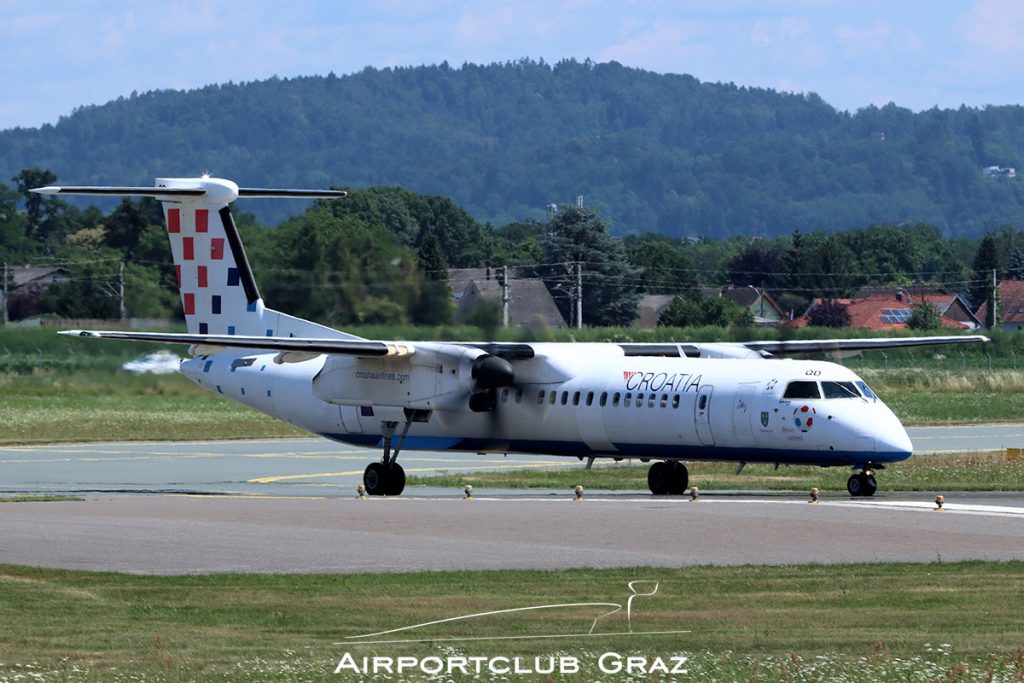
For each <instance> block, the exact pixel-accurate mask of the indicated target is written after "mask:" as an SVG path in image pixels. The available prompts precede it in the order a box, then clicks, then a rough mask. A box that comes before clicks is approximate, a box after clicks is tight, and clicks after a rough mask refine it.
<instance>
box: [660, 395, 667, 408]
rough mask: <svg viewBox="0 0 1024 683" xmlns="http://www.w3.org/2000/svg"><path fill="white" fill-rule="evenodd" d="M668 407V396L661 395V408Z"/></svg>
mask: <svg viewBox="0 0 1024 683" xmlns="http://www.w3.org/2000/svg"><path fill="white" fill-rule="evenodd" d="M667 405H668V394H662V395H661V407H662V408H664V407H665V406H667Z"/></svg>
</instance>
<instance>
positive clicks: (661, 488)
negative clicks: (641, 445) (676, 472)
mask: <svg viewBox="0 0 1024 683" xmlns="http://www.w3.org/2000/svg"><path fill="white" fill-rule="evenodd" d="M647 486H648V488H650V489H651V493H653V494H654V495H656V496H664V495H667V494H669V493H670V492H671V487H672V471H671V469H669V464H668V463H667V462H661V461H660V460H659V461H658V462H656V463H654V464H653V465H651V468H650V469H649V470H647Z"/></svg>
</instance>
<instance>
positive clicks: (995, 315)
mask: <svg viewBox="0 0 1024 683" xmlns="http://www.w3.org/2000/svg"><path fill="white" fill-rule="evenodd" d="M998 299H999V285H998V284H996V269H995V268H993V269H992V294H991V296H989V301H991V302H992V305H991V306H990V308H991V309H992V329H995V328H996V327H998V326H999V308H998V306H999V303H998Z"/></svg>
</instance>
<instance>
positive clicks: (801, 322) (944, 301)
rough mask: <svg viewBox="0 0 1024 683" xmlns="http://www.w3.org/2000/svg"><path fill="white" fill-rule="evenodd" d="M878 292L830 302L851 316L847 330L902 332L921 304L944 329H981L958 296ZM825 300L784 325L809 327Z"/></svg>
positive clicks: (900, 290)
mask: <svg viewBox="0 0 1024 683" xmlns="http://www.w3.org/2000/svg"><path fill="white" fill-rule="evenodd" d="M878 289H881V288H875V291H870V292H866V293H865V294H864V295H863V296H861V297H853V298H849V299H831V301H832V302H834V303H836V304H839V305H841V306H845V307H846V312H847V313H849V314H850V327H856V328H861V329H865V330H905V329H907V320H908V319H909V318H910V315H911V313H913V310H914V306H917V305H918V304H921V303H929V304H931V305H932V306H934V307H935V309H936V310H937V311H938V313H939V318H940V319H941V321H942V326H943V327H946V328H949V329H954V330H973V329H976V328H978V327H980V326H981V323H980V322H979V320H978V317H977V316H976V314H974V313H972V312H971V308H970V306H968V305H967V302H966V301H965V300H964V298H963V297H962V296H960V295H959V294H945V293H941V292H940V291H938V290H935V289H934V288H930V289H928V290H924V291H925V292H926V293H924V294H917V293H910V292H909V291H907V289H904V288H889V289H888V290H881V291H877V290H878ZM824 301H825V299H823V298H817V299H815V300H814V301H813V302H812V303H811V305H810V306H809V307H808V309H807V311H806V312H805V313H804V314H803V315H801V316H800V317H798V318H794V319H793V320H791V321H790V322H788V323H786V327H808V326H809V325H810V314H811V312H812V311H813V310H814V308H815V307H817V306H821V305H822V304H823V302H824Z"/></svg>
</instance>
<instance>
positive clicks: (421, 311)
mask: <svg viewBox="0 0 1024 683" xmlns="http://www.w3.org/2000/svg"><path fill="white" fill-rule="evenodd" d="M416 260H417V262H418V263H419V267H420V272H421V273H422V274H423V284H422V285H421V288H420V297H419V301H418V302H417V303H416V306H415V308H413V310H412V312H411V313H412V321H413V322H414V323H417V324H420V325H438V324H444V323H450V322H451V320H452V293H451V290H450V289H449V287H448V264H447V263H446V262H445V259H444V253H443V252H442V251H441V241H440V240H439V239H437V235H435V234H434V231H433V230H427V231H425V234H424V235H423V237H422V238H421V240H420V246H419V250H418V251H417V253H416Z"/></svg>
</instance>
